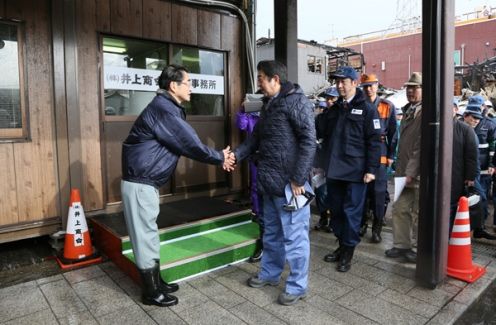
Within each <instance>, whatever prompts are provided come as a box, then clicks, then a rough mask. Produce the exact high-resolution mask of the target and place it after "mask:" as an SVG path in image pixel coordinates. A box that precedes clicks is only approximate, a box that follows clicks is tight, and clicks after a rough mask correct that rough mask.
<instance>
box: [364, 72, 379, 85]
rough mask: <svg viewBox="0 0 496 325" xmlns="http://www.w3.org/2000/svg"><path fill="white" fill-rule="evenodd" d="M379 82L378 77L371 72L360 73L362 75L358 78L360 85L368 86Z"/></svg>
mask: <svg viewBox="0 0 496 325" xmlns="http://www.w3.org/2000/svg"><path fill="white" fill-rule="evenodd" d="M376 82H379V79H377V76H376V75H375V74H373V73H371V74H365V73H364V74H362V77H361V78H360V86H362V87H364V86H370V85H372V84H373V83H376Z"/></svg>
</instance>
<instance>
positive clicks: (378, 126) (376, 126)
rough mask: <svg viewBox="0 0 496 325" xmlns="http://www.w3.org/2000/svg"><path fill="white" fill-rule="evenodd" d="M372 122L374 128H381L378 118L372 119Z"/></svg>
mask: <svg viewBox="0 0 496 325" xmlns="http://www.w3.org/2000/svg"><path fill="white" fill-rule="evenodd" d="M372 121H373V122H374V129H376V130H379V129H380V128H381V122H379V120H378V119H373V120H372Z"/></svg>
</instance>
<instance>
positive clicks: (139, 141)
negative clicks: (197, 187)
mask: <svg viewBox="0 0 496 325" xmlns="http://www.w3.org/2000/svg"><path fill="white" fill-rule="evenodd" d="M180 156H186V157H188V158H191V159H194V160H198V161H201V162H204V163H209V164H221V163H222V162H223V161H224V154H223V153H222V151H215V150H213V149H211V148H209V147H207V146H206V145H204V144H203V143H202V142H201V141H200V139H199V138H198V135H197V134H196V132H195V130H194V129H193V128H192V127H191V126H190V125H189V124H188V123H187V122H186V115H185V113H184V108H183V107H182V106H180V105H179V104H178V103H177V102H176V101H175V100H174V99H173V98H172V97H170V95H169V94H168V93H166V92H165V93H161V94H158V95H157V96H155V98H154V99H153V100H152V101H151V102H150V104H148V106H147V107H146V108H145V109H144V110H143V112H141V114H140V115H139V116H138V119H137V120H136V122H134V125H133V127H132V129H131V131H130V132H129V135H128V137H127V138H126V140H125V141H124V143H123V144H122V179H123V180H125V181H129V182H135V183H142V184H148V185H152V186H154V187H156V188H159V187H160V186H162V185H164V184H165V183H166V182H167V181H168V180H169V178H170V176H171V175H172V174H173V173H174V170H175V169H176V165H177V161H178V160H179V157H180Z"/></svg>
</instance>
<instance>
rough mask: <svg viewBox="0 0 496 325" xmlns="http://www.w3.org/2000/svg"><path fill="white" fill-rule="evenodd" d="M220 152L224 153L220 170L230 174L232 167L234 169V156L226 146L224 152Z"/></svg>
mask: <svg viewBox="0 0 496 325" xmlns="http://www.w3.org/2000/svg"><path fill="white" fill-rule="evenodd" d="M222 152H223V153H224V163H223V164H222V168H223V169H224V170H225V171H228V172H232V171H233V170H234V167H236V156H235V155H234V153H233V152H232V151H231V147H230V146H227V147H226V148H225V149H224V150H222Z"/></svg>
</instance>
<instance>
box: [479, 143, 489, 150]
mask: <svg viewBox="0 0 496 325" xmlns="http://www.w3.org/2000/svg"><path fill="white" fill-rule="evenodd" d="M484 148H489V143H480V144H479V149H484Z"/></svg>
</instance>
